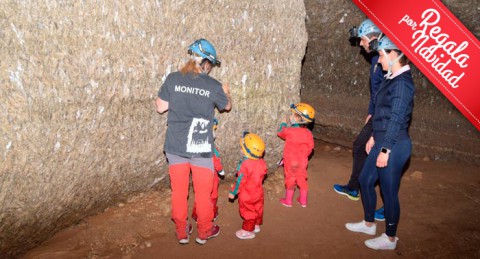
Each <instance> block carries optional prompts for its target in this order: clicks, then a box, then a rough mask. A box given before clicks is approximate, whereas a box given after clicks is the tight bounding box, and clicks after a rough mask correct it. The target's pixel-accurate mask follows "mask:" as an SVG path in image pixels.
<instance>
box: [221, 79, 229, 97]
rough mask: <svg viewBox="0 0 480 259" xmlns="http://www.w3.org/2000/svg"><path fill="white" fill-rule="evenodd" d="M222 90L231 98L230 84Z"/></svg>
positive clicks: (224, 85) (226, 84) (223, 86)
mask: <svg viewBox="0 0 480 259" xmlns="http://www.w3.org/2000/svg"><path fill="white" fill-rule="evenodd" d="M222 89H223V92H224V93H225V94H226V95H227V96H230V87H229V86H228V82H227V83H225V84H223V85H222Z"/></svg>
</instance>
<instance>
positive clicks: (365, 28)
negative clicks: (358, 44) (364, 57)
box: [358, 19, 382, 38]
mask: <svg viewBox="0 0 480 259" xmlns="http://www.w3.org/2000/svg"><path fill="white" fill-rule="evenodd" d="M370 33H379V34H380V33H382V31H381V30H380V29H379V28H378V27H377V25H375V24H374V23H373V22H372V20H370V19H366V20H364V21H363V22H362V23H361V24H360V26H358V37H359V38H361V37H363V36H365V37H367V35H368V34H370Z"/></svg>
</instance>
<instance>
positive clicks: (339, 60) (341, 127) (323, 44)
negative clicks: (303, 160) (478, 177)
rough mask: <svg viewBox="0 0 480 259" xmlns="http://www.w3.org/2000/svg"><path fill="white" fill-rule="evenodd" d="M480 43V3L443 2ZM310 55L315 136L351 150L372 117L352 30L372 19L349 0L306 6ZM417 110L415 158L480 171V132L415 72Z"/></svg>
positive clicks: (306, 79) (306, 89) (307, 76)
mask: <svg viewBox="0 0 480 259" xmlns="http://www.w3.org/2000/svg"><path fill="white" fill-rule="evenodd" d="M443 2H444V4H445V5H446V6H447V7H448V8H449V9H450V10H451V11H452V12H453V13H454V14H455V15H456V16H457V17H458V18H459V19H460V21H462V22H463V23H464V24H465V26H466V27H467V28H469V30H470V31H472V33H473V34H475V35H476V36H477V38H479V37H480V23H479V22H478V17H479V16H480V2H479V1H478V0H461V1H453V0H449V1H443ZM305 6H306V9H307V19H306V25H307V31H308V35H309V41H308V47H307V53H306V56H305V61H304V66H303V68H302V94H301V98H302V101H304V102H308V103H311V104H312V105H314V107H315V108H316V109H317V115H316V127H315V133H316V134H315V136H316V137H318V138H321V139H324V140H327V141H329V142H335V143H339V144H343V145H346V146H351V145H352V142H353V139H354V138H355V136H356V134H358V132H359V131H360V129H361V127H362V126H363V123H364V121H365V118H366V116H367V112H368V109H367V108H368V102H369V98H370V95H369V87H368V80H369V75H368V67H369V64H368V62H367V61H366V60H365V59H364V57H363V55H362V54H361V53H360V48H359V47H351V46H350V44H349V42H348V29H349V28H351V26H353V25H355V26H358V25H359V24H360V22H361V21H363V20H364V19H365V18H366V16H365V15H364V14H363V13H362V11H361V10H360V9H358V8H357V7H356V6H355V4H353V2H352V1H349V0H341V1H337V0H316V1H314V0H305ZM412 71H413V75H414V81H415V84H416V96H415V108H414V114H413V122H412V125H411V129H410V133H411V136H412V141H413V144H414V147H413V153H414V155H416V156H419V157H428V158H429V159H431V160H434V159H435V160H437V159H436V158H438V159H440V160H460V161H465V162H468V163H474V164H477V165H480V132H479V131H477V130H476V129H475V127H474V126H473V125H472V124H470V122H468V120H467V119H465V118H464V117H463V115H462V114H461V113H460V112H459V111H458V110H457V109H456V108H455V107H454V106H453V105H452V104H451V103H450V102H449V101H448V99H447V98H446V97H444V96H443V94H442V93H441V92H440V91H439V90H437V88H436V87H435V86H434V85H433V84H432V83H430V82H429V81H428V79H427V78H426V77H425V76H423V75H422V73H421V72H420V71H419V70H418V69H417V68H415V67H413V68H412Z"/></svg>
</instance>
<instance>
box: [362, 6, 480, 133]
mask: <svg viewBox="0 0 480 259" xmlns="http://www.w3.org/2000/svg"><path fill="white" fill-rule="evenodd" d="M353 2H354V3H355V4H356V5H357V6H358V7H359V8H360V9H361V10H362V11H363V12H364V13H365V14H366V15H367V16H368V17H369V18H370V19H371V20H372V21H373V22H374V23H375V24H376V25H377V26H378V27H379V28H380V29H381V30H382V31H383V32H384V33H385V34H386V35H387V36H388V37H389V38H390V39H391V40H392V41H393V42H394V43H395V44H396V45H397V46H398V47H399V48H400V49H401V50H402V52H404V53H405V55H407V57H408V58H409V59H410V60H411V61H412V62H413V63H414V64H415V66H417V67H418V68H419V69H420V70H421V71H422V73H423V74H424V75H425V76H426V77H428V79H429V80H430V81H431V82H432V83H433V84H434V85H435V86H436V87H437V88H438V89H439V90H440V91H441V92H442V93H443V94H444V95H445V96H446V97H447V98H448V99H449V100H450V101H451V102H452V103H453V104H454V105H455V106H456V107H457V109H458V110H460V112H462V114H463V115H465V117H466V118H467V119H468V120H469V121H470V122H471V123H472V124H473V125H474V126H475V127H476V128H477V130H480V42H479V41H478V39H477V38H476V37H475V36H474V35H473V34H472V33H471V32H470V31H469V30H468V29H467V28H465V26H464V25H463V24H462V23H461V22H460V21H459V20H458V19H457V18H456V17H455V16H454V15H453V14H452V13H451V12H450V11H449V10H448V9H447V8H446V7H445V6H444V5H443V4H442V3H441V2H440V1H436V0H402V1H381V0H353ZM472 8H477V6H472Z"/></svg>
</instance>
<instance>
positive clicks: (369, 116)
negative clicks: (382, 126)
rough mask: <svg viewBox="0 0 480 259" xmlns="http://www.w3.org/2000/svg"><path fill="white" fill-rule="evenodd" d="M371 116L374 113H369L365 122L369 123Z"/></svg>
mask: <svg viewBox="0 0 480 259" xmlns="http://www.w3.org/2000/svg"><path fill="white" fill-rule="evenodd" d="M370 118H372V115H371V114H369V115H368V116H367V118H366V119H365V124H367V122H368V120H369V119H370Z"/></svg>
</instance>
